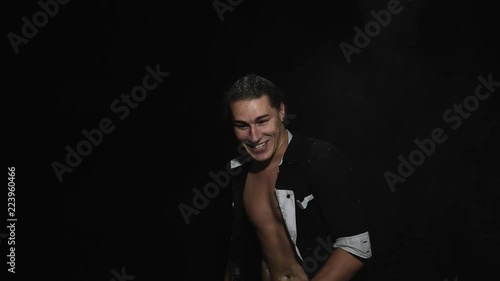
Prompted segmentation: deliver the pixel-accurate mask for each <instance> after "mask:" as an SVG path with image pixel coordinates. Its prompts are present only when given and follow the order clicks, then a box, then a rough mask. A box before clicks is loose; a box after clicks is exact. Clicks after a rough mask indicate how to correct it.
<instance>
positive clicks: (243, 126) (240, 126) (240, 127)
mask: <svg viewBox="0 0 500 281" xmlns="http://www.w3.org/2000/svg"><path fill="white" fill-rule="evenodd" d="M234 126H235V127H236V128H238V129H245V128H247V127H248V126H247V125H243V124H235V125H234Z"/></svg>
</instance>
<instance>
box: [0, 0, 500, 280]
mask: <svg viewBox="0 0 500 281" xmlns="http://www.w3.org/2000/svg"><path fill="white" fill-rule="evenodd" d="M61 2H63V1H61ZM388 2H389V1H385V0H384V1H343V2H342V1H340V3H337V2H334V3H332V2H330V1H309V2H294V1H249V0H242V1H227V2H226V1H225V0H220V1H219V2H216V1H213V2H211V1H175V2H174V1H168V2H167V1H165V2H160V1H90V2H89V1H70V2H68V3H66V4H58V10H55V5H53V4H54V3H57V2H54V1H52V2H50V3H52V6H50V7H49V8H47V9H51V11H52V12H51V13H52V16H50V15H49V16H47V19H46V22H45V23H44V22H43V20H44V19H43V17H42V16H43V15H42V16H40V15H41V14H40V13H39V11H40V10H42V8H41V6H40V5H39V4H38V3H37V1H23V2H20V3H19V2H16V4H13V3H9V4H7V3H5V4H4V5H8V8H6V9H4V10H3V11H4V13H3V15H4V18H5V19H6V21H5V24H4V26H5V27H6V31H5V33H4V34H5V37H4V41H3V42H4V47H5V48H4V52H5V57H6V59H5V60H4V63H3V64H2V65H3V66H4V67H5V71H4V75H3V77H4V79H5V85H7V87H4V90H3V96H4V108H6V109H7V110H6V115H7V118H6V120H7V123H6V124H5V126H4V138H5V139H6V140H7V144H6V145H4V151H5V152H6V154H7V166H8V167H11V166H14V167H15V168H16V179H15V181H16V192H15V195H16V197H15V198H16V218H17V219H18V221H17V222H16V230H15V239H16V250H15V251H16V274H11V273H8V272H7V271H6V270H7V268H8V266H6V267H5V268H4V272H7V273H8V275H6V276H7V277H9V278H13V277H17V279H5V280H26V278H27V277H28V276H30V277H31V278H33V276H37V277H38V278H43V279H47V280H103V281H108V280H113V278H115V280H186V281H193V280H222V276H223V270H224V266H225V262H226V259H227V253H228V242H229V235H230V223H231V221H230V218H231V213H230V212H231V200H230V189H229V188H224V187H225V185H224V179H225V177H224V174H225V172H224V171H225V167H226V163H227V161H228V160H229V159H231V158H232V157H234V156H236V155H238V151H237V149H236V142H235V139H234V137H233V135H232V129H231V126H230V125H229V124H228V123H227V119H225V116H224V114H223V110H222V107H221V93H222V91H223V90H224V89H226V88H227V87H228V86H229V85H230V84H231V83H232V82H233V81H234V80H235V79H237V78H238V77H239V76H240V75H243V74H245V73H248V72H254V73H258V74H261V75H263V76H265V77H267V78H269V79H271V80H273V81H275V82H276V83H277V84H278V85H280V86H281V87H283V88H284V90H285V91H286V92H287V93H288V98H289V99H288V116H287V121H288V125H289V128H290V129H291V130H292V132H297V133H301V134H307V135H311V136H315V137H319V138H323V139H326V140H328V141H331V142H333V143H334V144H335V145H336V146H337V147H339V148H340V149H341V150H342V151H344V152H345V153H346V155H347V156H348V157H349V158H350V159H352V161H353V163H354V166H355V167H356V171H357V175H358V176H357V179H358V184H359V186H360V187H361V189H360V190H361V196H362V199H363V207H364V209H365V212H366V214H367V218H368V222H369V225H370V229H371V230H370V234H371V239H372V248H373V253H374V258H373V263H372V268H371V271H370V274H369V275H366V276H363V279H366V280H405V281H408V280H436V281H443V280H445V279H448V280H453V279H458V280H485V278H486V276H489V275H488V274H490V273H492V274H494V275H493V276H495V275H498V271H497V270H495V269H496V268H495V266H496V265H497V262H498V257H497V253H498V250H499V242H498V241H500V240H499V239H498V238H499V230H498V215H497V214H498V205H497V204H498V199H499V195H500V194H499V192H498V190H499V189H498V188H499V186H500V184H499V182H500V181H499V173H498V168H499V165H498V156H499V153H498V152H499V151H498V139H499V134H498V101H499V98H498V93H499V92H500V90H499V89H498V86H495V85H493V86H490V92H491V95H490V96H489V97H487V98H485V99H484V100H482V101H480V102H479V103H478V105H477V108H474V109H473V110H472V111H471V112H468V114H469V115H464V117H461V119H462V123H460V124H459V125H458V124H456V125H457V128H456V130H453V129H451V125H453V124H455V123H454V122H446V120H444V119H443V113H445V112H446V110H448V109H453V105H454V104H462V103H463V102H464V100H466V101H467V102H469V103H470V104H469V105H468V106H469V108H470V106H474V104H473V102H474V99H473V98H472V97H470V96H473V95H474V92H475V88H476V86H477V85H479V84H480V81H479V80H478V77H479V76H481V77H484V78H485V79H486V80H488V77H490V78H489V79H490V80H493V81H500V75H499V74H498V44H497V43H496V39H497V38H498V35H497V33H498V25H495V23H494V17H496V12H495V9H494V8H493V7H492V6H490V5H488V4H486V3H481V2H477V1H476V2H460V1H459V2H457V1H432V3H431V1H427V0H425V1H413V2H412V1H410V0H408V1H406V0H405V1H402V2H401V3H400V9H402V10H401V11H400V12H399V13H398V14H393V15H392V16H391V19H390V22H389V21H388V20H387V19H386V20H387V21H388V24H387V25H386V26H385V27H380V26H379V27H380V30H375V29H373V30H372V32H373V33H372V35H373V37H372V38H370V39H369V40H370V41H367V40H366V38H365V41H364V44H365V46H363V48H359V50H358V53H352V54H351V55H350V63H349V62H348V61H347V59H346V56H345V55H344V54H343V52H342V49H341V48H340V44H341V43H342V42H344V43H345V44H349V45H350V46H352V47H353V48H354V47H356V45H355V40H356V39H359V38H357V37H356V29H355V27H357V28H360V29H361V30H365V27H366V26H367V25H370V24H372V23H373V22H374V15H373V14H372V13H370V11H372V10H373V11H374V12H379V11H381V10H383V9H387V3H388ZM41 3H45V2H44V0H42V2H41ZM214 3H216V4H217V5H219V7H221V9H222V7H223V6H224V5H226V8H227V9H228V10H227V11H225V12H224V13H223V15H222V16H223V18H220V17H219V15H218V13H217V11H216V9H215V7H214ZM36 13H38V14H36ZM46 13H48V12H46ZM34 15H38V16H37V17H35V18H36V19H35V21H38V24H39V25H40V26H41V27H39V28H38V30H37V31H36V32H35V31H34V30H29V27H23V26H25V25H27V23H26V22H25V21H23V20H22V18H23V17H26V19H27V21H29V22H31V23H32V22H33V21H34V19H33V16H34ZM40 22H41V23H40ZM35 27H36V26H35ZM23 28H24V32H25V33H26V34H27V35H26V34H25V35H24V36H23ZM13 34H16V35H17V36H22V37H25V38H24V40H25V41H23V43H19V45H18V46H17V47H18V52H17V53H16V52H15V47H14V45H15V44H14V45H13V44H12V43H11V42H10V40H9V38H14V37H13V36H14V35H13ZM27 36H28V37H31V38H27ZM16 38H17V39H16V40H20V39H19V38H20V37H16ZM359 40H360V41H359V42H358V44H361V43H363V42H362V40H361V39H359ZM16 42H17V41H16ZM146 66H150V67H151V68H153V69H155V68H157V67H158V68H159V69H160V71H161V72H168V73H169V75H168V76H167V77H165V78H164V80H163V81H162V82H161V83H160V84H158V86H157V87H156V88H155V89H153V90H151V91H149V92H148V93H147V94H146V96H145V98H144V100H142V101H140V102H137V105H136V107H135V108H129V113H128V115H121V114H124V111H120V112H119V113H116V112H113V111H112V109H111V105H112V104H113V103H114V101H115V100H117V99H118V101H117V102H118V103H119V105H121V106H123V105H124V104H125V103H123V102H120V99H121V98H120V95H122V94H126V95H130V93H131V91H132V89H133V88H134V87H135V86H137V85H142V83H143V82H142V81H143V77H144V76H145V75H146V74H147V73H148V72H147V71H146V69H145V68H146ZM152 82H153V80H151V83H152ZM496 83H498V82H496ZM495 90H496V91H495ZM487 92H488V91H487V90H486V88H485V87H483V89H481V93H483V94H486V93H487ZM465 114H467V112H466V113H465ZM120 116H121V117H122V118H123V120H121V119H120V118H119V117H120ZM450 116H459V115H457V114H456V113H453V114H452V115H450ZM465 117H467V118H465ZM105 118H109V119H105ZM455 118H456V117H455ZM102 120H110V122H111V123H112V125H113V126H114V130H113V131H112V132H109V133H103V137H102V139H99V141H96V145H92V150H91V151H88V150H87V151H85V150H82V151H83V152H84V153H87V154H88V155H87V156H83V157H81V159H80V160H79V162H78V159H77V158H74V157H73V158H71V157H70V158H69V161H73V162H74V164H73V167H72V168H71V167H70V166H67V168H68V169H72V171H71V172H64V173H63V174H62V179H61V180H59V179H58V177H57V176H56V172H55V171H54V167H53V165H54V163H55V162H57V163H60V164H61V165H68V163H67V159H66V158H67V154H68V150H67V149H66V148H67V146H69V148H70V149H74V150H77V148H78V145H79V143H82V141H85V140H87V137H86V136H85V135H84V134H83V133H82V130H87V131H92V130H94V129H97V128H99V123H100V122H101V121H102ZM438 128H442V130H443V131H444V133H445V134H446V136H447V139H446V140H445V141H444V142H443V143H440V144H436V146H435V148H434V149H433V150H432V151H431V152H429V153H428V154H429V155H427V156H424V157H425V158H423V159H422V158H421V159H420V160H421V163H419V165H418V166H416V167H414V171H413V172H412V173H411V175H408V177H407V178H406V179H405V180H404V182H396V183H395V184H394V185H393V188H392V189H391V187H390V184H389V183H388V181H387V179H386V177H385V176H384V175H387V173H388V172H390V173H393V175H398V174H399V172H398V165H399V163H400V161H403V160H401V159H402V158H404V159H406V160H408V159H409V157H410V155H414V153H415V152H413V151H414V150H416V149H418V146H417V145H416V144H415V143H414V141H415V140H418V141H423V140H424V139H429V138H432V131H433V130H435V129H438ZM92 132H94V133H95V130H94V131H92ZM97 136H98V135H97V134H94V137H97ZM89 143H90V142H89ZM89 143H87V144H89ZM82 145H83V143H82V144H81V145H80V149H85V147H84V146H82ZM87 148H88V146H87ZM412 152H413V154H412ZM398 156H400V158H398ZM401 157H402V158H401ZM415 159H416V160H415V161H417V160H418V157H417V158H415ZM58 167H59V169H60V168H61V167H62V166H58ZM213 174H215V175H217V176H215V177H216V178H217V179H219V180H220V181H219V182H217V181H216V180H215V179H214V177H213V176H212V175H213ZM214 183H215V184H214ZM205 188H207V189H205ZM4 192H5V193H4V194H5V195H7V191H4ZM203 192H205V193H206V192H212V193H211V194H208V195H209V196H211V197H212V198H207V199H206V200H203V199H200V198H201V196H199V195H196V194H199V193H203ZM204 196H206V195H203V197H204ZM193 200H194V201H193ZM6 201H7V199H6V200H5V201H4V202H6ZM195 203H196V204H198V210H197V211H196V213H195V214H193V215H190V216H189V217H188V221H186V220H185V219H184V217H183V215H182V214H181V211H180V209H179V206H184V207H186V206H189V207H195V206H194V204H195ZM182 204H184V205H182ZM6 207H7V206H5V208H6ZM192 210H193V209H192ZM6 225H7V223H6ZM0 234H2V236H1V237H0V239H1V240H2V241H1V244H0V247H1V249H2V256H4V258H3V259H7V258H6V255H8V254H9V248H8V247H9V246H8V244H7V241H8V240H7V235H10V232H8V230H7V229H6V228H3V230H2V231H1V232H0ZM4 265H5V262H4ZM116 275H118V276H121V279H120V278H118V277H117V276H116ZM2 280H4V279H3V278H2Z"/></svg>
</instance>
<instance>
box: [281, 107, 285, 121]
mask: <svg viewBox="0 0 500 281" xmlns="http://www.w3.org/2000/svg"><path fill="white" fill-rule="evenodd" d="M285 109H286V108H285V104H284V103H281V104H280V118H281V121H283V120H284V119H285Z"/></svg>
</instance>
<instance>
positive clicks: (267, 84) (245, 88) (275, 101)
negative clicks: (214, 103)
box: [224, 73, 285, 115]
mask: <svg viewBox="0 0 500 281" xmlns="http://www.w3.org/2000/svg"><path fill="white" fill-rule="evenodd" d="M263 95H266V96H268V97H269V102H270V103H271V106H272V107H274V108H276V109H278V110H279V108H280V104H281V103H282V102H283V103H285V95H284V93H283V91H282V90H281V89H280V88H279V87H278V86H277V85H276V84H274V83H273V82H271V81H269V80H267V79H266V78H264V77H262V76H259V75H256V74H254V73H250V74H246V75H244V76H241V77H240V78H239V79H238V80H236V82H234V84H233V85H232V86H231V87H230V88H229V89H228V90H227V91H226V92H225V93H224V101H225V106H226V110H227V113H229V115H230V111H229V106H230V105H231V104H232V103H233V102H236V101H240V100H253V99H258V98H260V97H262V96H263Z"/></svg>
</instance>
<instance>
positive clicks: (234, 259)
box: [225, 74, 372, 281]
mask: <svg viewBox="0 0 500 281" xmlns="http://www.w3.org/2000/svg"><path fill="white" fill-rule="evenodd" d="M225 99H226V102H227V106H228V108H229V111H230V115H231V119H232V123H233V126H234V133H235V136H236V138H237V139H238V141H239V142H240V144H241V145H242V146H243V147H244V149H245V151H246V153H244V154H243V155H241V156H240V157H238V158H235V159H233V160H231V168H232V169H234V171H233V173H232V174H233V176H232V179H231V186H232V189H233V232H232V238H231V252H230V256H229V263H228V267H227V272H226V280H233V281H236V280H241V281H256V280H266V281H267V280H270V281H278V280H280V281H292V280H293V281H306V280H311V281H323V280H325V281H326V280H328V281H335V280H351V279H353V278H354V277H355V276H356V275H357V273H358V272H359V271H360V270H361V269H362V268H363V266H364V264H365V262H366V261H367V260H369V259H370V257H371V255H372V253H371V248H370V238H369V234H368V230H367V227H366V225H365V221H364V218H363V214H362V210H361V207H360V202H359V200H358V199H357V196H356V190H355V189H354V187H353V185H352V182H351V180H350V177H351V165H350V164H349V162H348V161H347V159H346V158H345V157H344V155H343V154H342V153H341V152H340V151H339V150H337V149H336V148H335V147H334V146H333V145H332V144H330V143H328V142H326V141H323V140H319V139H315V138H311V137H306V136H301V135H299V134H293V135H292V133H291V132H290V131H289V130H288V129H287V128H285V124H284V118H285V103H284V95H283V92H282V91H280V89H279V88H277V87H276V86H275V85H274V84H273V83H272V82H270V81H268V80H267V79H265V78H263V77H260V76H257V75H254V74H249V75H246V76H243V77H241V78H240V79H238V80H237V81H236V82H235V83H234V84H233V85H232V86H231V87H230V88H229V89H228V90H227V92H226V96H225Z"/></svg>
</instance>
